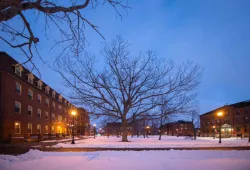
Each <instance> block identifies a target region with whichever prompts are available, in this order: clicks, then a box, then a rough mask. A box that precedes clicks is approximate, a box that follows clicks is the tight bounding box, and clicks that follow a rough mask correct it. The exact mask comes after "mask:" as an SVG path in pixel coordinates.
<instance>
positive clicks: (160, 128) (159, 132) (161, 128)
mask: <svg viewBox="0 0 250 170" xmlns="http://www.w3.org/2000/svg"><path fill="white" fill-rule="evenodd" d="M161 129H162V117H161V125H160V128H159V140H161Z"/></svg>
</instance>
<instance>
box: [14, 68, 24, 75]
mask: <svg viewBox="0 0 250 170" xmlns="http://www.w3.org/2000/svg"><path fill="white" fill-rule="evenodd" d="M17 70H18V71H17ZM22 71H23V69H22V66H21V65H19V66H15V73H16V74H17V75H19V76H22Z"/></svg>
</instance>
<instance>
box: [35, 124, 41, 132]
mask: <svg viewBox="0 0 250 170" xmlns="http://www.w3.org/2000/svg"><path fill="white" fill-rule="evenodd" d="M36 128H37V133H38V134H40V133H41V125H40V124H38V125H37V126H36Z"/></svg>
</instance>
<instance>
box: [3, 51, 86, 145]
mask: <svg viewBox="0 0 250 170" xmlns="http://www.w3.org/2000/svg"><path fill="white" fill-rule="evenodd" d="M73 109H77V108H76V107H75V106H74V105H72V104H71V103H70V102H69V101H67V100H66V99H65V98H63V96H62V95H61V94H59V93H57V92H56V91H55V90H54V89H52V88H51V87H50V86H49V85H48V84H46V83H45V82H43V81H42V80H40V79H39V78H38V77H36V76H35V75H34V74H32V73H31V72H30V71H29V70H28V69H26V68H25V67H23V66H22V65H21V64H20V63H18V62H17V61H16V60H14V59H13V58H11V57H10V56H9V55H8V54H6V53H4V52H0V141H1V140H8V138H9V134H10V135H11V136H12V137H20V138H29V136H30V134H40V135H41V137H42V136H45V134H70V133H71V128H72V115H71V114H70V112H71V110H73ZM81 112H83V110H81V109H79V113H81ZM84 114H86V113H84ZM79 115H81V114H77V117H78V116H79ZM77 117H76V120H77ZM82 120H83V119H80V120H79V121H82ZM85 121H87V122H85ZM88 121H89V119H88V118H84V120H83V123H84V124H85V123H88ZM47 136H48V135H47Z"/></svg>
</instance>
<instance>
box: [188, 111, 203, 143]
mask: <svg viewBox="0 0 250 170" xmlns="http://www.w3.org/2000/svg"><path fill="white" fill-rule="evenodd" d="M188 116H189V118H190V119H191V122H192V125H193V127H192V128H193V134H194V140H196V136H197V135H196V128H198V127H199V124H200V115H199V113H198V111H197V109H191V110H190V111H189V112H188Z"/></svg>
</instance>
